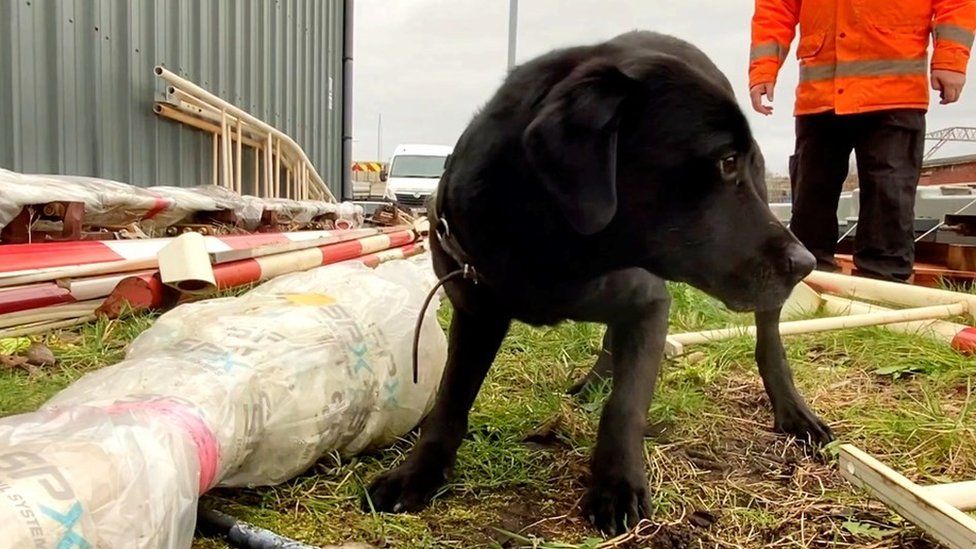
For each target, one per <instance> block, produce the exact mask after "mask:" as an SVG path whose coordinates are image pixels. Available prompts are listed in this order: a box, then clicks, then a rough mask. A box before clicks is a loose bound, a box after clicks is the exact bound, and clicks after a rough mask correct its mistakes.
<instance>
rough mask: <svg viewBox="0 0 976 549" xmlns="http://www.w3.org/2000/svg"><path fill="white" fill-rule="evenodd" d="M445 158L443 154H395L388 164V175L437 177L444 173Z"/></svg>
mask: <svg viewBox="0 0 976 549" xmlns="http://www.w3.org/2000/svg"><path fill="white" fill-rule="evenodd" d="M446 159H447V157H445V156H416V155H405V156H397V157H394V158H393V165H392V166H390V177H423V178H431V179H433V178H439V177H440V176H441V174H442V173H444V161H445V160H446Z"/></svg>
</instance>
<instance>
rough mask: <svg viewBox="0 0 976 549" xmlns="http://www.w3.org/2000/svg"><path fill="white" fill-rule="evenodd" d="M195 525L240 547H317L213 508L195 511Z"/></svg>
mask: <svg viewBox="0 0 976 549" xmlns="http://www.w3.org/2000/svg"><path fill="white" fill-rule="evenodd" d="M197 527H198V528H200V529H201V530H202V531H203V532H204V533H205V534H219V535H221V536H223V537H225V538H227V541H229V542H230V544H231V545H233V546H235V547H240V548H242V549H272V548H280V549H317V548H316V547H315V546H312V545H305V544H304V543H301V542H298V541H295V540H293V539H291V538H286V537H284V536H280V535H278V534H276V533H274V532H272V531H271V530H265V529H264V528H258V527H257V526H254V525H253V524H249V523H247V522H244V521H242V520H238V519H236V518H234V517H232V516H230V515H226V514H224V513H221V512H220V511H215V510H213V509H203V508H200V509H199V510H198V511H197Z"/></svg>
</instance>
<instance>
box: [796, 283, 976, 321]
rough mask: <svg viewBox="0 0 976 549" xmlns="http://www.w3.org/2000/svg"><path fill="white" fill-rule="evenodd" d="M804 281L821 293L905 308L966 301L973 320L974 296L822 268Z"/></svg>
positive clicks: (975, 297) (968, 312) (967, 310)
mask: <svg viewBox="0 0 976 549" xmlns="http://www.w3.org/2000/svg"><path fill="white" fill-rule="evenodd" d="M805 280H806V282H807V283H808V284H811V285H812V286H813V287H814V289H816V290H819V291H821V292H822V293H828V294H833V295H839V296H843V297H851V298H855V299H861V300H867V301H880V302H885V303H896V304H899V305H905V306H908V307H926V306H929V305H936V304H942V305H949V304H953V303H965V304H966V310H965V311H963V312H964V313H966V314H968V315H969V316H970V318H972V319H973V320H974V321H976V295H971V294H964V293H960V292H950V291H948V290H938V289H935V288H925V287H922V286H913V285H911V284H899V283H897V282H885V281H883V280H874V279H870V278H862V277H856V276H847V275H842V274H836V273H825V272H821V271H814V272H812V273H810V274H809V275H808V276H807V278H806V279H805Z"/></svg>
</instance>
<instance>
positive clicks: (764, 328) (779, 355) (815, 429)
mask: <svg viewBox="0 0 976 549" xmlns="http://www.w3.org/2000/svg"><path fill="white" fill-rule="evenodd" d="M755 316H756V364H757V365H758V366H759V375H760V376H762V380H763V385H764V386H765V387H766V394H767V395H769V400H770V402H771V403H772V405H773V417H774V418H775V423H774V428H775V429H776V430H777V431H780V432H782V433H786V434H789V435H793V436H795V437H796V438H798V439H800V440H802V441H805V442H808V443H811V444H814V445H823V444H826V443H828V442H830V441H831V440H833V439H834V434H833V433H832V432H831V430H830V427H828V426H827V424H826V423H824V422H823V421H822V420H821V419H820V418H818V417H817V415H816V414H814V413H813V411H811V410H810V407H809V406H807V403H806V402H805V401H804V400H803V397H802V396H800V393H799V391H797V390H796V386H794V385H793V374H792V373H791V372H790V364H789V362H788V361H787V360H786V351H785V350H784V349H783V340H782V338H781V337H780V333H779V316H780V309H776V310H772V311H756V315H755Z"/></svg>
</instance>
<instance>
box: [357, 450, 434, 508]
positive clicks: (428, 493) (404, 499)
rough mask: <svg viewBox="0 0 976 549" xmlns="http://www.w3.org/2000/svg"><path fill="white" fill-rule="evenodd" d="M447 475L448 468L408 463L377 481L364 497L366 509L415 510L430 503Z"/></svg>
mask: <svg viewBox="0 0 976 549" xmlns="http://www.w3.org/2000/svg"><path fill="white" fill-rule="evenodd" d="M446 479H447V471H446V469H441V470H438V469H435V468H429V467H414V466H412V465H411V464H410V463H409V462H407V463H404V464H403V465H401V466H399V467H397V468H396V469H393V470H392V471H387V472H386V473H383V474H382V475H380V476H379V477H377V478H376V480H374V481H373V483H372V484H371V485H370V487H369V490H367V493H366V496H365V497H364V498H363V511H366V512H370V511H373V510H375V511H378V512H381V513H415V512H417V511H420V510H422V509H423V508H424V507H426V506H427V504H428V503H429V502H430V500H431V499H432V498H433V497H434V494H435V493H436V492H437V490H438V489H439V488H440V487H441V486H443V485H444V481H445V480H446Z"/></svg>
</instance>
